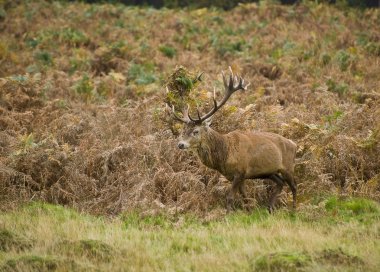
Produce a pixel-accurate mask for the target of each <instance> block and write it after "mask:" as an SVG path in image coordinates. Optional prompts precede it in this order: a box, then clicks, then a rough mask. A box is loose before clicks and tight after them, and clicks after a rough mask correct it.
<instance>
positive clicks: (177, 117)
mask: <svg viewBox="0 0 380 272" xmlns="http://www.w3.org/2000/svg"><path fill="white" fill-rule="evenodd" d="M186 112H188V110H187V111H186V110H184V111H183V116H186ZM172 114H173V116H174V118H175V119H177V120H178V121H180V122H183V123H188V122H189V120H187V119H185V118H182V117H179V116H178V115H177V114H176V113H175V108H174V105H172ZM187 115H188V114H187Z"/></svg>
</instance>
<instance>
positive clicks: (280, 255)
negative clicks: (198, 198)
mask: <svg viewBox="0 0 380 272" xmlns="http://www.w3.org/2000/svg"><path fill="white" fill-rule="evenodd" d="M326 199H327V200H324V201H323V202H320V203H317V202H316V203H315V205H314V206H310V207H305V208H304V209H303V210H302V211H299V212H297V213H290V212H287V211H286V210H280V211H277V212H276V213H275V214H274V215H269V214H268V213H267V212H266V211H265V210H255V211H253V212H252V213H242V212H236V213H233V214H229V215H227V216H219V217H216V218H199V217H195V216H191V215H190V214H187V215H180V216H177V217H173V216H171V217H170V216H165V215H156V216H145V217H144V216H140V215H138V213H130V214H123V215H120V216H118V217H117V218H113V219H109V218H108V219H107V218H102V217H93V216H89V215H84V214H79V213H77V212H75V211H73V210H71V209H67V208H63V207H61V206H53V205H49V204H42V203H32V204H29V205H27V206H24V207H22V208H20V209H18V210H16V211H14V212H9V213H3V214H1V215H0V271H69V270H73V271H378V269H379V268H380V258H379V256H380V239H379V237H380V236H379V235H380V232H379V231H380V207H379V205H378V204H377V203H375V202H372V201H369V200H365V199H358V198H354V199H345V200H338V199H337V198H335V197H330V198H326Z"/></svg>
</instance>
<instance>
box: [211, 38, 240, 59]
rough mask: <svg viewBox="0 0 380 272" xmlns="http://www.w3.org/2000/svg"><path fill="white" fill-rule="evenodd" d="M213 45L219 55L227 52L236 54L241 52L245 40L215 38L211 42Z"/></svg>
mask: <svg viewBox="0 0 380 272" xmlns="http://www.w3.org/2000/svg"><path fill="white" fill-rule="evenodd" d="M213 46H214V47H215V50H216V52H217V53H218V54H219V55H220V56H224V55H226V54H228V53H230V54H236V53H239V52H242V51H243V50H244V49H245V47H246V42H245V41H244V40H239V41H235V42H234V41H231V42H230V41H222V40H219V39H215V40H214V42H213Z"/></svg>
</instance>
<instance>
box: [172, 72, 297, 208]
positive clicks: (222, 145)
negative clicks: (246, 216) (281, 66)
mask: <svg viewBox="0 0 380 272" xmlns="http://www.w3.org/2000/svg"><path fill="white" fill-rule="evenodd" d="M237 80H238V79H237V77H236V76H234V75H233V74H232V72H231V76H230V80H229V82H227V80H226V78H225V76H224V75H223V81H224V85H225V88H226V95H225V97H224V99H223V100H222V102H221V103H217V102H216V100H215V97H214V108H213V109H212V110H211V111H210V112H209V113H207V114H206V115H204V116H203V117H201V116H200V113H199V112H198V117H199V119H192V118H191V117H190V115H189V113H188V111H187V112H186V111H185V112H184V113H183V115H184V116H185V117H186V115H187V118H181V117H178V116H177V115H176V114H175V112H174V109H173V114H174V116H175V117H176V119H178V120H180V121H182V122H184V123H185V126H184V129H183V132H182V135H181V140H180V141H179V143H178V147H179V148H180V149H191V150H193V151H195V153H196V154H197V155H198V157H199V159H200V160H201V161H202V163H203V164H205V165H206V166H207V167H209V168H212V169H215V170H217V171H218V172H220V173H221V174H222V175H224V176H225V177H226V178H227V179H228V180H229V181H231V182H232V187H231V190H230V191H229V193H228V195H227V209H228V210H231V208H232V204H233V200H234V197H235V194H236V192H237V191H239V192H240V194H241V195H242V196H243V197H244V199H246V198H247V196H246V193H245V189H244V180H245V179H255V178H269V179H271V180H273V181H274V182H275V184H276V187H275V189H274V192H273V195H272V196H271V199H270V203H269V211H270V212H272V211H273V208H274V205H275V202H276V199H277V196H278V194H279V193H280V192H281V191H282V188H283V186H284V184H285V183H286V184H288V185H289V187H290V189H291V191H292V194H293V208H295V206H296V190H297V189H296V184H295V181H294V177H293V175H294V164H295V155H296V148H297V146H296V144H295V143H294V142H293V141H291V140H289V139H286V138H284V137H282V136H281V135H278V134H275V133H269V132H250V131H248V132H242V131H238V130H235V131H232V132H230V133H227V134H220V133H218V132H217V131H215V130H213V129H212V128H210V126H209V120H210V119H208V118H209V117H211V116H212V115H213V114H214V113H215V112H216V111H217V110H218V109H219V108H220V107H221V106H223V105H224V103H225V102H226V101H227V100H228V98H229V97H230V95H231V94H232V93H233V92H235V91H237V90H239V89H242V90H245V89H246V87H247V86H248V85H244V80H243V79H242V78H240V81H239V82H238V85H237V86H236V81H237Z"/></svg>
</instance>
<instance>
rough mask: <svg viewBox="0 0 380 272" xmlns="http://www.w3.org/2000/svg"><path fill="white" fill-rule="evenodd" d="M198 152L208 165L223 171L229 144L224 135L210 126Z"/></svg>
mask: <svg viewBox="0 0 380 272" xmlns="http://www.w3.org/2000/svg"><path fill="white" fill-rule="evenodd" d="M197 153H198V156H199V158H200V159H201V161H202V162H203V163H204V164H205V165H206V166H208V167H210V168H212V169H216V170H219V171H221V170H222V169H221V168H223V167H224V163H225V161H226V159H227V144H226V142H225V139H224V137H223V135H221V134H220V133H218V132H216V131H215V130H212V129H211V128H209V130H208V132H207V133H206V134H205V135H204V136H203V139H202V141H201V144H200V145H199V146H198V148H197Z"/></svg>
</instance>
